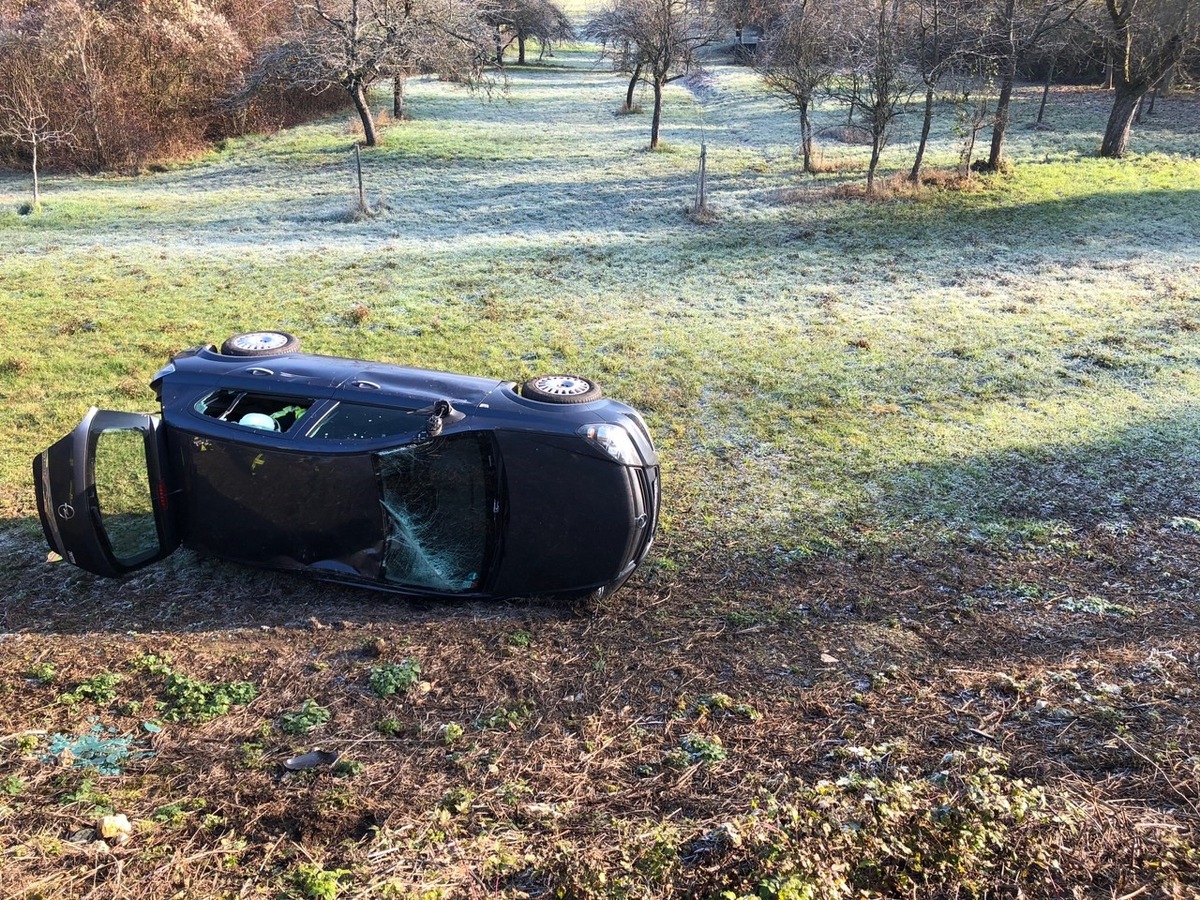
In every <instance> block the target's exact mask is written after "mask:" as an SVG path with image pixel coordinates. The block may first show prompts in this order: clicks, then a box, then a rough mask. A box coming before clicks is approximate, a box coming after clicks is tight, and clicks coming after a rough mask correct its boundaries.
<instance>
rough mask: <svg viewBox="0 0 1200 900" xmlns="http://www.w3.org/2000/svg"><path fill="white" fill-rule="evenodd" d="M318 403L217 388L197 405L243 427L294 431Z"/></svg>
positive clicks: (203, 412)
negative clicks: (217, 389)
mask: <svg viewBox="0 0 1200 900" xmlns="http://www.w3.org/2000/svg"><path fill="white" fill-rule="evenodd" d="M314 403H316V401H315V400H313V399H311V398H307V397H280V396H279V395H277V394H254V393H250V392H249V391H237V390H228V389H226V390H220V391H213V392H212V393H211V394H209V395H208V396H207V397H205V398H204V399H203V400H201V401H200V402H198V403H197V404H196V411H197V412H199V413H201V414H202V415H205V416H208V417H209V418H212V419H217V420H219V421H221V422H229V423H230V424H232V425H240V426H242V427H243V428H255V429H259V430H261V431H278V432H286V431H290V430H291V429H292V428H293V427H294V426H295V424H296V423H297V422H299V421H300V420H301V419H302V418H304V414H305V413H306V412H308V410H309V408H310V407H312V405H313V404H314Z"/></svg>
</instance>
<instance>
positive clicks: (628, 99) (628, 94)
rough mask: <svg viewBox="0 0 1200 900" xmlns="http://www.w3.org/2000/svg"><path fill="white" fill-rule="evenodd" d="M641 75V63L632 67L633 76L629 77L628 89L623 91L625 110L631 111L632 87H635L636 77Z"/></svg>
mask: <svg viewBox="0 0 1200 900" xmlns="http://www.w3.org/2000/svg"><path fill="white" fill-rule="evenodd" d="M641 77H642V64H641V63H638V64H637V65H636V66H634V67H633V77H632V78H630V79H629V90H627V91H626V92H625V112H633V89H634V88H636V87H637V83H638V79H639V78H641Z"/></svg>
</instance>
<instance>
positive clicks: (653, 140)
mask: <svg viewBox="0 0 1200 900" xmlns="http://www.w3.org/2000/svg"><path fill="white" fill-rule="evenodd" d="M662 93H663V86H662V81H660V80H659V79H657V78H655V79H654V116H653V117H652V118H651V119H650V149H651V150H657V149H658V123H659V122H660V121H661V120H662Z"/></svg>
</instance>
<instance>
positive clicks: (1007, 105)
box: [986, 0, 1186, 171]
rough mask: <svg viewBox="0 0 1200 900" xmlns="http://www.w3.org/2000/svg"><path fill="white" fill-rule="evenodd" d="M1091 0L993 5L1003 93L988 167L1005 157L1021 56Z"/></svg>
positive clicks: (1030, 0)
mask: <svg viewBox="0 0 1200 900" xmlns="http://www.w3.org/2000/svg"><path fill="white" fill-rule="evenodd" d="M1088 2H1089V0H1020V2H1019V0H1000V3H999V5H998V6H996V7H993V12H994V13H995V19H994V21H993V22H991V23H990V28H989V31H990V38H991V43H992V44H993V54H994V57H995V60H996V63H997V66H998V68H999V74H1000V93H999V96H998V97H997V99H996V118H995V121H994V123H993V125H992V144H991V150H990V152H989V154H988V160H987V164H986V168H987V169H988V171H996V170H997V169H999V168H1000V163H1001V160H1002V159H1003V158H1004V138H1005V136H1006V135H1007V133H1008V124H1009V117H1010V111H1011V109H1012V95H1013V88H1014V87H1015V86H1016V81H1017V72H1018V70H1019V68H1020V63H1021V59H1022V58H1023V57H1024V56H1025V54H1027V53H1028V52H1029V50H1030V49H1031V48H1032V47H1035V46H1037V45H1038V44H1039V43H1040V42H1041V41H1042V40H1043V39H1044V38H1045V37H1046V35H1048V34H1050V33H1051V32H1053V31H1055V30H1056V29H1058V28H1061V27H1062V26H1063V25H1065V24H1066V23H1067V22H1069V21H1071V19H1072V18H1073V17H1074V16H1075V15H1076V14H1077V13H1078V12H1079V10H1080V9H1081V8H1082V7H1083V6H1084V4H1086V3H1088ZM1133 2H1137V0H1133ZM1183 2H1186V0H1183Z"/></svg>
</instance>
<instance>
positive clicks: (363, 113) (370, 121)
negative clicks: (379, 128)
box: [346, 81, 378, 147]
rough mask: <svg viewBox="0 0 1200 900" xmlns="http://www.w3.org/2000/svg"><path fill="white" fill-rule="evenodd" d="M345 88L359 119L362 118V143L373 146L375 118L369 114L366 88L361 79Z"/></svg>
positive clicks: (374, 140)
mask: <svg viewBox="0 0 1200 900" xmlns="http://www.w3.org/2000/svg"><path fill="white" fill-rule="evenodd" d="M346 90H348V91H349V92H350V97H351V99H352V100H353V101H354V109H355V110H356V111H357V112H358V117H359V119H361V120H362V127H363V143H364V144H366V145H367V146H368V147H374V146H375V144H376V143H378V139H377V137H376V135H375V119H374V118H373V117H372V115H371V107H370V106H369V105H368V104H367V88H366V85H364V84H363V83H362V82H361V81H353V82H351V83H350V84H349V85H347V86H346Z"/></svg>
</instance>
